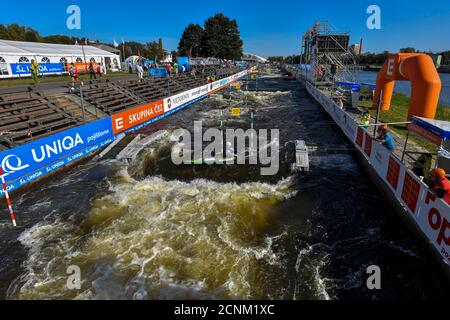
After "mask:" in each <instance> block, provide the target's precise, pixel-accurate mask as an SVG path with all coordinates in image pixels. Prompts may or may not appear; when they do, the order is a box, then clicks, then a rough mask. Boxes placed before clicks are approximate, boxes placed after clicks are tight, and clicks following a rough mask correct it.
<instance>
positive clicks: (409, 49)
mask: <svg viewBox="0 0 450 320" xmlns="http://www.w3.org/2000/svg"><path fill="white" fill-rule="evenodd" d="M400 52H401V53H414V52H416V49H414V48H412V47H406V48H400Z"/></svg>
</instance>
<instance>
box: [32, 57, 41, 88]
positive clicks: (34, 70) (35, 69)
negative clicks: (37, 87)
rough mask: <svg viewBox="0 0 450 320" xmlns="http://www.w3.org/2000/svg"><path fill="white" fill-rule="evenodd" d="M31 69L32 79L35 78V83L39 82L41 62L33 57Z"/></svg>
mask: <svg viewBox="0 0 450 320" xmlns="http://www.w3.org/2000/svg"><path fill="white" fill-rule="evenodd" d="M30 70H31V79H33V82H34V84H37V83H38V82H39V64H38V63H37V62H36V60H34V59H31V64H30Z"/></svg>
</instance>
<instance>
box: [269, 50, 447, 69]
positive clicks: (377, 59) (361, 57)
mask: <svg viewBox="0 0 450 320" xmlns="http://www.w3.org/2000/svg"><path fill="white" fill-rule="evenodd" d="M399 52H401V53H426V54H429V55H431V54H432V53H430V52H423V51H419V50H416V49H415V48H412V47H406V48H400V50H399ZM389 53H390V52H389V51H383V52H380V53H372V52H366V53H363V54H358V55H356V58H357V59H356V61H357V63H358V64H360V65H382V64H383V63H384V62H385V61H386V59H387V57H388V55H389ZM436 54H438V55H441V56H442V59H441V65H450V50H447V51H442V52H438V53H436ZM268 59H269V61H272V62H283V63H290V64H299V63H300V61H301V55H290V56H286V57H285V56H271V57H269V58H268Z"/></svg>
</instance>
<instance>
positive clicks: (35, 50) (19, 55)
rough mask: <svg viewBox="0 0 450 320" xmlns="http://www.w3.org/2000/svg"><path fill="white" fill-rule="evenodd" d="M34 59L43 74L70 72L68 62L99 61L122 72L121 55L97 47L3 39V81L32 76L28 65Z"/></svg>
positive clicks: (0, 50)
mask: <svg viewBox="0 0 450 320" xmlns="http://www.w3.org/2000/svg"><path fill="white" fill-rule="evenodd" d="M31 59H34V60H35V61H36V62H37V63H39V64H40V65H41V66H42V68H44V69H43V72H42V73H45V74H58V73H61V72H66V71H67V67H66V63H69V64H70V63H72V62H73V63H84V62H87V63H89V62H95V63H97V64H102V65H103V66H105V67H106V68H111V69H112V70H119V69H120V56H119V55H117V54H114V53H111V52H108V51H105V50H102V49H99V48H96V47H93V46H85V45H83V46H82V45H67V44H51V43H41V42H24V41H10V40H1V39H0V79H1V78H12V77H20V76H26V75H29V73H28V74H27V71H26V69H27V67H26V66H29V64H30V62H31ZM21 65H23V67H22V66H21ZM61 67H62V70H61Z"/></svg>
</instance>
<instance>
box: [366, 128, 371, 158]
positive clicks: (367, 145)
mask: <svg viewBox="0 0 450 320" xmlns="http://www.w3.org/2000/svg"><path fill="white" fill-rule="evenodd" d="M364 152H365V153H366V154H367V156H368V157H369V158H370V154H371V153H372V137H371V136H370V135H369V134H368V133H366V142H365V143H364Z"/></svg>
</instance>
